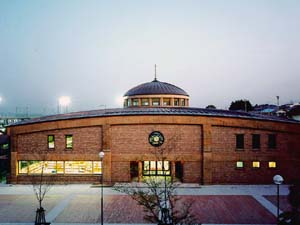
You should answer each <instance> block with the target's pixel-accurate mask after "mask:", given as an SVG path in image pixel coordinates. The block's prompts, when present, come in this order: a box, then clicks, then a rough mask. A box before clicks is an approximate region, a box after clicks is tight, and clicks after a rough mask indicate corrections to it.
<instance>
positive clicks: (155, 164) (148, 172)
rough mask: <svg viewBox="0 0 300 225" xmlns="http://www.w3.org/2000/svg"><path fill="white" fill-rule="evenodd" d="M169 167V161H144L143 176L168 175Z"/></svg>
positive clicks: (169, 172) (169, 173)
mask: <svg viewBox="0 0 300 225" xmlns="http://www.w3.org/2000/svg"><path fill="white" fill-rule="evenodd" d="M170 175H171V167H170V162H169V161H144V162H143V176H170Z"/></svg>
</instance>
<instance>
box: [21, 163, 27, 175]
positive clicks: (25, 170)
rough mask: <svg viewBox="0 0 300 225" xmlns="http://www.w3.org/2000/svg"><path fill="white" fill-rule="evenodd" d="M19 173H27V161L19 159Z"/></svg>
mask: <svg viewBox="0 0 300 225" xmlns="http://www.w3.org/2000/svg"><path fill="white" fill-rule="evenodd" d="M19 173H20V174H22V173H23V174H27V173H28V165H27V161H19Z"/></svg>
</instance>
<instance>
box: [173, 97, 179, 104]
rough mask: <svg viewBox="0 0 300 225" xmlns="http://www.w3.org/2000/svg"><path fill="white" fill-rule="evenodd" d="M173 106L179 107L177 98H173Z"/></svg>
mask: <svg viewBox="0 0 300 225" xmlns="http://www.w3.org/2000/svg"><path fill="white" fill-rule="evenodd" d="M174 106H179V98H174Z"/></svg>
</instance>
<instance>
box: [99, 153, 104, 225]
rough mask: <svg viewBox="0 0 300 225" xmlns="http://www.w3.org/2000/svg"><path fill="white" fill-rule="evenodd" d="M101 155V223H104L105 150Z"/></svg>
mask: <svg viewBox="0 0 300 225" xmlns="http://www.w3.org/2000/svg"><path fill="white" fill-rule="evenodd" d="M99 157H100V160H101V176H100V182H101V225H103V158H104V152H103V151H101V152H99Z"/></svg>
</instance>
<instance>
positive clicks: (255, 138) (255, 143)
mask: <svg viewBox="0 0 300 225" xmlns="http://www.w3.org/2000/svg"><path fill="white" fill-rule="evenodd" d="M252 148H253V149H259V148H260V134H252Z"/></svg>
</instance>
